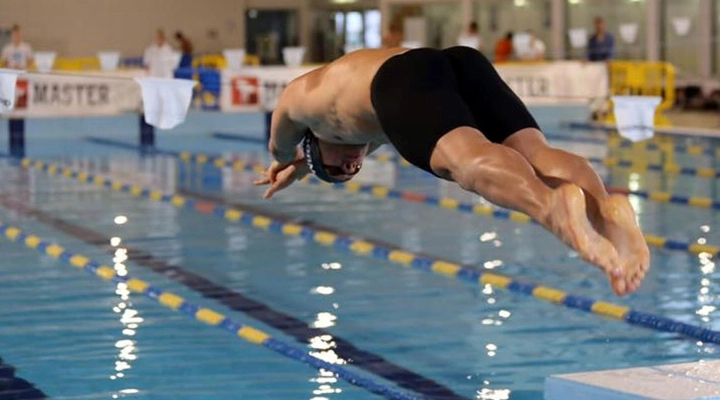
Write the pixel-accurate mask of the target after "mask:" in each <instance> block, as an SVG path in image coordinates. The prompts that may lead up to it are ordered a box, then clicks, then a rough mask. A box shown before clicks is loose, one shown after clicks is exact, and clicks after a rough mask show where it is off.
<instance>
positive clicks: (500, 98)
mask: <svg viewBox="0 0 720 400" xmlns="http://www.w3.org/2000/svg"><path fill="white" fill-rule="evenodd" d="M370 90H371V99H372V104H373V107H374V109H375V112H376V114H377V117H378V119H379V121H380V125H381V126H382V128H383V130H384V131H385V134H386V135H387V137H388V139H389V140H390V142H391V143H392V144H393V145H394V146H395V148H396V149H397V151H398V152H399V153H400V155H402V156H403V157H404V158H405V159H406V160H408V161H409V162H410V163H412V164H413V165H415V166H417V167H419V168H422V169H424V170H425V171H428V172H430V173H432V174H435V173H434V172H433V171H432V169H431V168H430V157H431V155H432V153H433V150H434V149H435V144H436V143H437V142H438V140H439V139H440V138H441V137H442V136H443V135H445V134H447V133H448V132H450V131H452V130H453V129H456V128H459V127H462V126H468V127H473V128H476V129H478V130H479V131H480V132H482V133H483V134H484V135H485V137H487V138H488V139H489V140H490V141H492V142H494V143H502V142H503V141H504V140H505V139H507V138H508V137H509V136H510V135H512V134H513V133H515V132H517V131H519V130H521V129H524V128H538V124H537V122H536V121H535V119H534V118H533V117H532V115H530V112H529V111H528V110H527V108H526V107H525V105H524V104H523V102H522V101H521V100H520V98H519V97H518V96H517V95H516V94H515V93H514V92H513V91H512V90H511V89H510V87H509V86H508V85H507V84H506V83H505V82H504V81H503V80H502V78H500V75H499V74H498V73H497V71H496V70H495V68H494V67H493V65H492V64H491V63H490V61H489V60H488V59H487V58H485V56H484V55H482V53H480V52H479V51H477V50H474V49H472V48H469V47H461V46H458V47H451V48H448V49H444V50H436V49H427V48H422V49H413V50H408V51H406V52H404V53H401V54H398V55H396V56H393V57H391V58H389V59H388V60H387V61H385V63H383V65H382V66H381V67H380V69H379V70H378V72H377V74H376V75H375V77H374V79H373V81H372V84H371V88H370Z"/></svg>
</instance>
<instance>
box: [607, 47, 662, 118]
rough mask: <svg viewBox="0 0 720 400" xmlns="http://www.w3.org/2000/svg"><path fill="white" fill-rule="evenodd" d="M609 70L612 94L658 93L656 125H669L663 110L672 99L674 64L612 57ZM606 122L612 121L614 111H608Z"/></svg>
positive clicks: (646, 94) (640, 94) (652, 94)
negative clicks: (614, 59)
mask: <svg viewBox="0 0 720 400" xmlns="http://www.w3.org/2000/svg"><path fill="white" fill-rule="evenodd" d="M608 72H609V78H610V95H611V96H615V95H633V96H660V97H661V98H662V102H661V103H660V105H659V106H658V108H657V110H656V112H655V125H658V126H669V125H671V122H670V120H669V119H668V118H667V117H666V116H665V115H664V114H663V111H665V110H667V109H670V108H671V107H673V105H674V103H675V68H674V67H673V66H672V64H670V63H667V62H652V61H612V62H610V65H609V71H608ZM611 109H612V108H611ZM606 122H608V123H613V124H614V123H615V116H614V114H613V113H610V114H609V115H608V117H607V121H606Z"/></svg>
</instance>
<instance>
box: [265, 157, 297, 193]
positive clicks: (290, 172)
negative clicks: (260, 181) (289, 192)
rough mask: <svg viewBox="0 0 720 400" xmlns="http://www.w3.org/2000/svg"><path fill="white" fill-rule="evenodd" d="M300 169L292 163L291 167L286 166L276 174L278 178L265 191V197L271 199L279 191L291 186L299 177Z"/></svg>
mask: <svg viewBox="0 0 720 400" xmlns="http://www.w3.org/2000/svg"><path fill="white" fill-rule="evenodd" d="M298 172H299V171H298V169H297V168H296V167H295V166H294V165H291V166H290V168H285V169H283V170H282V171H280V172H279V173H278V174H277V175H276V180H275V181H274V182H272V184H271V186H270V187H269V188H268V190H266V191H265V196H264V197H265V199H269V198H270V197H272V196H273V195H274V194H275V193H277V192H278V191H280V190H282V189H285V188H286V187H288V186H290V184H292V183H293V182H295V180H297V178H298Z"/></svg>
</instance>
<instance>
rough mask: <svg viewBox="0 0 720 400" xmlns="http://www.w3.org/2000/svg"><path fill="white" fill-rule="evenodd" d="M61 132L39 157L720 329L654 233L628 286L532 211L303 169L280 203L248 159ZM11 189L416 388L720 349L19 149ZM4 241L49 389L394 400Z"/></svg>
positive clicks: (20, 361)
mask: <svg viewBox="0 0 720 400" xmlns="http://www.w3.org/2000/svg"><path fill="white" fill-rule="evenodd" d="M564 133H565V134H568V135H574V136H575V137H580V138H583V137H585V138H586V137H602V136H599V135H598V134H595V133H587V132H583V131H567V132H564ZM126 141H127V142H128V143H130V142H132V139H127V140H126ZM53 143H57V141H55V142H54V141H53V140H52V139H48V140H47V141H45V142H43V141H40V140H38V141H36V142H35V143H34V144H33V146H34V147H32V151H30V152H29V153H28V155H29V157H31V158H32V159H42V160H45V161H50V162H55V163H59V164H63V165H70V166H73V168H76V169H78V170H87V171H94V172H101V173H103V174H105V175H107V176H110V177H113V178H115V179H118V180H122V181H125V182H129V181H132V182H134V183H136V184H139V185H141V186H144V187H152V188H155V189H160V190H163V191H164V192H166V193H179V194H182V195H184V196H186V197H187V198H190V199H202V200H203V201H206V202H210V203H213V204H225V205H232V206H234V207H236V208H238V209H240V210H252V211H254V212H257V213H265V214H267V215H269V216H271V217H273V218H275V219H282V220H283V221H296V222H298V223H301V224H305V225H308V226H313V227H316V228H322V229H325V230H329V231H335V232H339V233H348V234H351V235H352V236H353V237H354V238H362V239H366V240H368V241H374V242H379V243H384V244H386V245H388V246H396V247H399V248H402V249H404V250H406V251H410V252H418V253H420V252H421V253H423V254H428V255H431V256H433V257H436V258H438V259H442V260H447V261H450V262H457V263H463V264H468V265H473V266H475V267H477V268H478V269H481V270H483V271H489V272H493V273H497V274H502V275H506V276H511V277H514V278H518V279H521V280H523V281H530V282H535V283H540V284H542V285H546V286H549V287H552V288H556V289H560V290H563V291H566V292H568V293H570V294H575V295H582V296H587V297H589V298H592V299H594V300H604V301H608V302H611V303H615V304H620V305H624V306H628V307H631V308H633V309H635V310H640V311H644V312H647V313H652V314H656V315H661V316H664V317H668V318H672V319H674V320H677V321H681V322H685V323H689V324H692V325H697V326H703V327H706V328H709V329H720V322H718V321H717V320H716V319H715V318H714V317H715V311H716V307H717V304H718V299H717V294H716V290H718V288H717V278H718V273H717V272H716V271H715V265H714V263H713V259H712V257H709V256H707V255H693V254H689V253H687V252H683V251H673V250H664V249H655V248H654V249H653V250H652V270H651V272H650V273H649V275H648V277H647V278H646V280H645V282H644V284H643V286H642V288H641V289H640V290H639V291H638V292H637V293H635V294H632V295H630V296H627V297H624V298H617V297H616V296H614V295H613V294H612V291H611V290H610V287H609V285H608V283H607V280H606V279H605V278H604V276H603V274H602V273H601V272H600V271H598V270H596V269H594V268H593V267H591V266H589V265H587V264H585V263H583V262H582V261H580V260H579V259H578V257H577V255H576V254H575V253H573V252H572V251H570V250H569V249H568V248H567V247H566V246H564V245H563V244H562V243H560V242H559V241H558V240H557V239H555V238H554V237H553V236H552V235H550V234H549V233H547V232H545V231H544V230H543V229H542V228H540V227H538V226H536V225H532V224H527V223H518V222H514V221H509V220H503V219H497V218H492V217H487V216H482V215H477V214H468V213H461V212H458V211H457V210H448V209H441V208H438V207H435V206H432V205H428V204H423V203H417V202H410V201H406V200H402V199H382V198H378V197H376V196H373V195H372V194H368V193H349V192H348V191H344V190H338V189H335V188H331V187H325V186H317V185H309V184H305V183H298V184H296V185H294V186H292V187H290V188H288V189H287V190H285V191H283V192H281V193H279V194H278V195H277V196H276V197H275V198H273V199H271V200H268V201H265V200H262V192H263V190H264V189H263V188H258V187H255V186H253V185H252V180H253V179H254V178H255V177H256V176H255V175H253V174H252V173H248V172H238V171H232V170H231V169H228V168H225V169H219V168H217V167H214V166H212V165H204V166H198V165H196V164H192V163H187V162H182V161H180V160H179V159H178V158H176V157H173V156H169V155H165V154H156V155H147V154H146V155H141V154H139V153H138V152H137V151H133V150H128V149H123V148H119V147H114V146H111V145H107V144H98V143H91V142H88V141H87V140H85V139H84V138H82V137H76V138H71V139H68V141H67V143H65V144H64V145H63V146H55V145H53ZM555 143H556V144H557V145H558V146H561V147H564V148H568V149H571V150H573V151H577V152H580V153H582V154H585V155H587V156H590V157H605V156H607V155H608V154H611V153H612V154H616V155H622V154H620V153H619V152H620V151H619V150H613V149H608V148H607V146H605V145H603V144H592V143H587V142H582V141H578V140H563V141H555ZM158 146H159V148H161V149H164V150H170V151H191V152H200V153H205V154H225V155H226V156H231V157H235V158H241V159H246V160H247V159H251V160H258V161H267V156H266V155H265V153H264V145H263V144H261V143H257V142H241V141H228V140H219V139H215V138H213V137H211V136H210V135H205V136H197V135H189V134H188V135H177V136H176V137H173V138H172V139H169V138H167V137H164V138H162V139H160V138H159V140H158ZM678 157H679V158H678V160H679V162H681V163H682V164H683V165H690V166H712V167H714V168H718V166H717V165H713V161H712V159H711V158H710V157H702V156H688V155H679V156H678ZM595 167H596V168H597V170H598V171H599V172H600V173H601V175H602V176H603V178H604V179H605V181H606V183H607V184H608V185H610V186H613V187H622V188H636V189H641V190H649V191H654V190H668V191H671V192H673V193H682V194H683V195H686V196H688V195H690V196H712V197H714V198H715V199H717V198H718V197H720V194H719V193H718V188H717V184H716V182H717V180H715V179H708V178H698V177H692V176H686V175H666V174H662V173H658V172H632V171H630V170H628V169H626V168H607V167H604V166H602V165H600V164H595ZM358 179H359V180H360V181H362V182H366V183H372V184H375V185H383V186H387V187H393V188H396V189H398V190H402V191H406V192H414V193H423V194H426V195H434V196H439V197H451V198H455V199H458V200H460V201H462V202H474V203H478V202H480V201H481V200H478V199H476V198H475V197H474V196H472V195H469V194H467V193H465V192H463V191H462V190H460V189H458V188H457V187H455V186H454V185H452V184H449V183H447V182H440V181H438V180H436V179H434V178H432V177H431V176H430V175H428V174H426V173H424V172H422V171H419V170H415V169H412V168H405V167H402V166H400V165H398V164H392V163H386V162H372V161H369V162H368V163H367V165H366V166H365V170H364V171H363V173H362V175H361V176H360V177H359V178H358ZM0 185H1V186H0V187H1V188H2V189H1V190H0V205H2V207H1V208H0V221H2V222H3V223H5V224H9V225H13V226H17V227H20V228H21V229H22V230H23V231H24V232H26V233H28V234H36V235H38V236H40V237H41V238H43V239H44V240H46V241H48V242H52V243H57V244H60V245H62V246H64V247H65V248H66V249H67V250H68V251H71V252H73V253H79V254H83V255H85V256H87V257H89V258H90V259H92V260H93V261H97V262H99V263H105V264H107V265H110V266H113V267H114V268H115V270H116V271H118V272H119V273H122V274H127V275H128V276H131V277H137V278H140V279H143V280H146V281H147V282H150V283H151V284H153V285H155V286H158V287H160V288H162V289H163V290H167V291H171V292H172V293H175V294H178V295H180V296H182V297H183V298H185V299H186V300H187V301H188V302H192V303H193V304H196V305H201V306H204V307H207V308H210V309H212V310H215V311H218V312H221V313H223V314H224V315H226V316H228V317H230V318H232V319H233V320H234V321H237V322H238V323H242V324H247V325H249V326H252V327H255V328H257V329H259V330H261V331H263V332H266V333H268V334H270V335H271V336H272V337H273V338H276V339H278V340H281V341H283V342H285V343H288V344H292V345H294V346H297V347H300V348H303V349H304V350H305V351H308V352H311V353H312V354H313V355H315V356H317V357H320V358H321V359H323V360H325V361H328V362H331V363H340V364H339V365H341V366H343V368H347V369H348V370H351V371H353V372H355V373H357V374H359V375H361V376H363V377H366V378H367V379H370V380H372V381H373V382H375V383H377V384H378V385H382V386H384V387H388V388H392V389H394V390H397V391H401V392H404V393H409V394H410V395H414V396H418V398H421V397H422V396H423V395H424V396H426V397H427V398H467V399H523V400H524V399H541V398H542V392H543V383H544V380H545V378H546V377H547V376H549V375H553V374H561V373H569V372H577V371H592V370H602V369H615V368H623V367H634V366H646V365H657V364H667V363H677V362H691V361H697V360H701V359H712V358H715V357H717V356H716V354H717V347H716V346H715V345H712V344H706V343H702V342H698V341H697V340H693V339H688V338H686V337H682V336H679V335H676V334H670V333H664V332H658V331H655V330H651V329H647V328H641V327H637V326H633V325H630V324H628V323H625V322H623V321H618V320H614V319H610V318H606V317H602V316H599V315H596V314H593V313H587V312H582V311H578V310H572V309H569V308H566V307H564V306H562V305H557V304H552V303H548V302H544V301H541V300H538V299H535V298H533V297H530V296H523V295H520V294H515V293H510V292H507V291H503V290H497V289H495V288H493V287H490V286H485V285H473V284H468V283H467V282H463V281H461V280H459V279H454V278H450V277H445V276H442V275H437V274H431V273H427V272H423V271H420V270H417V269H413V268H405V267H401V266H399V265H398V264H396V263H392V262H389V261H382V260H379V259H376V258H372V257H363V256H360V255H357V254H354V253H352V252H348V251H345V250H342V249H340V248H334V247H327V246H324V245H322V244H318V243H314V242H312V241H308V240H305V239H303V238H302V237H297V236H286V235H282V234H279V233H274V232H269V231H266V230H263V229H258V228H253V227H250V226H246V225H243V224H239V223H234V222H231V221H228V220H226V219H223V218H218V217H217V216H214V215H212V214H211V213H203V212H197V211H192V210H188V209H177V208H175V207H173V206H172V205H171V204H168V203H161V202H155V201H151V200H148V199H139V198H137V197H133V196H131V195H129V194H125V193H119V192H117V191H113V190H111V189H109V188H106V187H99V186H95V185H91V184H87V183H81V182H78V181H77V180H74V179H71V178H64V177H62V176H59V175H49V174H47V173H45V172H43V171H40V170H36V169H32V168H31V169H25V168H22V167H20V166H18V165H17V164H16V163H13V162H11V161H10V160H5V161H3V162H2V165H1V166H0ZM632 199H633V205H634V206H635V208H636V210H637V211H638V212H639V221H640V224H641V226H642V227H643V230H644V231H645V233H646V234H650V235H657V236H662V237H668V238H672V239H676V240H682V241H685V242H692V243H695V242H698V241H700V242H703V243H704V242H707V243H708V244H712V245H720V235H718V234H717V231H716V230H717V229H718V228H719V227H720V213H718V212H717V211H713V210H711V209H705V208H697V207H690V206H687V205H680V204H673V203H658V202H655V201H650V200H642V199H638V198H634V197H633V198H632ZM118 217H121V218H118ZM114 238H115V239H114ZM0 249H2V252H3V257H2V259H0V273H2V275H3V277H4V279H3V280H1V281H0V301H2V303H3V304H5V305H6V306H5V307H3V308H2V309H0V321H2V322H3V323H2V325H0V357H2V360H3V362H4V363H5V364H6V365H11V366H12V367H14V368H15V372H14V375H15V376H16V377H17V379H23V380H25V381H27V382H29V383H31V384H32V385H34V387H35V388H36V389H37V390H40V391H42V393H44V394H45V395H47V396H48V397H51V398H59V399H65V398H66V399H85V398H87V399H93V398H98V399H100V398H137V399H168V398H172V399H228V398H232V399H313V400H321V399H371V398H382V397H381V396H379V395H376V394H373V393H371V392H369V391H367V390H365V389H363V388H360V387H357V386H355V385H353V384H351V383H349V382H347V381H344V380H342V379H338V378H337V377H334V376H333V374H332V373H329V372H328V371H324V370H316V369H314V368H312V367H309V366H307V365H305V364H303V363H302V362H300V361H298V360H296V359H292V358H288V357H284V356H283V355H281V354H278V353H276V352H273V351H270V350H268V349H267V348H264V347H261V346H258V345H256V344H253V343H249V342H247V341H244V340H242V339H241V338H239V337H237V335H232V334H228V333H227V332H224V331H223V330H221V329H218V328H216V327H212V326H208V325H205V324H203V323H201V322H199V321H197V320H194V319H192V318H187V316H185V315H183V314H182V313H179V312H177V311H173V310H171V309H169V308H166V307H163V306H161V305H159V304H158V303H157V302H155V301H153V300H151V299H148V298H146V297H144V296H142V295H139V294H132V293H130V292H129V291H128V289H127V286H126V285H124V284H122V283H114V282H112V281H105V280H102V279H99V278H97V277H95V276H92V275H90V274H87V273H84V272H82V271H80V270H78V269H76V268H73V267H71V266H69V265H68V264H66V263H63V262H61V261H57V260H54V259H52V258H50V257H48V256H46V255H42V254H41V253H40V252H38V251H37V250H35V249H30V248H27V247H26V246H24V245H22V244H20V243H13V242H10V241H8V240H6V239H3V240H2V241H0ZM219 292H222V293H223V296H224V297H222V296H219V295H217V293H219ZM223 299H225V300H223ZM227 299H232V301H230V300H227ZM0 371H2V369H0ZM398 371H401V372H398ZM0 388H1V387H0ZM8 398H9V397H8ZM30 398H31V397H30Z"/></svg>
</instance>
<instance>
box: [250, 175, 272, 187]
mask: <svg viewBox="0 0 720 400" xmlns="http://www.w3.org/2000/svg"><path fill="white" fill-rule="evenodd" d="M269 184H270V178H268V177H264V178H260V179H255V180H254V181H253V185H255V186H265V185H269Z"/></svg>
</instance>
